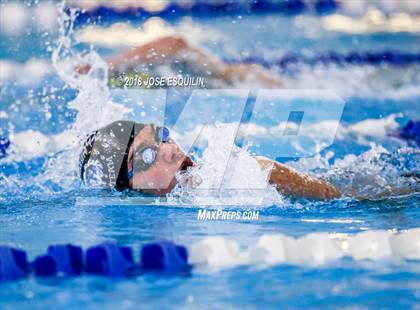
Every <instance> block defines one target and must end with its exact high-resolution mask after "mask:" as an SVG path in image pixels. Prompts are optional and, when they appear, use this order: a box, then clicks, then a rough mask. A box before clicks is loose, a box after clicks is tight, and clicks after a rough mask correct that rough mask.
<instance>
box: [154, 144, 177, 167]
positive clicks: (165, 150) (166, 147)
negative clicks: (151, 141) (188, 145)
mask: <svg viewBox="0 0 420 310" xmlns="http://www.w3.org/2000/svg"><path fill="white" fill-rule="evenodd" d="M179 153H180V152H179V148H178V146H177V145H176V144H174V143H161V144H160V147H159V151H158V157H160V158H161V159H162V160H163V161H165V162H167V163H173V162H175V161H177V160H178V158H179Z"/></svg>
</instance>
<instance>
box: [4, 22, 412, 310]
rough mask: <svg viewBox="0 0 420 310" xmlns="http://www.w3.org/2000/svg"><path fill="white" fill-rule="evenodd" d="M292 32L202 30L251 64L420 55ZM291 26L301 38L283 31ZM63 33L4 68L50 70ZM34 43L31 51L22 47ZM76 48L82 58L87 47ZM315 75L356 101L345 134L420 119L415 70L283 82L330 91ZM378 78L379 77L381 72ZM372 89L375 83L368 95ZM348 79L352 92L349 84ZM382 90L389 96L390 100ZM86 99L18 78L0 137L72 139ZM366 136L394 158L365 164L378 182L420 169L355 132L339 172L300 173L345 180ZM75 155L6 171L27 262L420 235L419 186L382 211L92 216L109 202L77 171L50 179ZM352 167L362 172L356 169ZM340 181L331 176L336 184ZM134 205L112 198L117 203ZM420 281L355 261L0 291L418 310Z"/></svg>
mask: <svg viewBox="0 0 420 310" xmlns="http://www.w3.org/2000/svg"><path fill="white" fill-rule="evenodd" d="M294 22H295V20H293V19H292V18H289V17H279V16H265V15H258V16H249V17H245V18H243V19H241V20H240V21H239V23H235V24H232V20H231V19H229V18H225V17H220V18H218V19H211V20H208V19H206V20H194V24H196V25H198V27H201V28H202V29H203V33H206V30H208V29H210V28H211V30H212V31H215V32H219V34H220V33H223V31H224V32H225V33H235V36H234V37H233V38H230V37H226V36H225V37H222V39H221V40H218V41H217V42H216V43H215V44H214V42H213V41H212V40H210V39H208V40H206V36H204V43H203V45H204V46H206V47H207V48H209V49H211V50H212V51H213V52H214V53H215V54H217V55H218V56H220V57H221V58H235V59H239V60H240V58H241V52H244V54H251V55H255V56H259V57H262V58H264V59H267V60H269V59H270V57H273V56H275V55H282V54H284V53H287V52H293V53H305V51H307V50H309V51H310V53H313V54H317V53H319V52H322V51H325V50H327V51H331V50H334V51H339V52H346V51H354V50H358V51H359V50H362V51H366V50H367V51H384V50H395V51H406V52H407V51H408V52H410V53H419V46H418V40H419V36H418V35H413V34H408V33H381V34H372V35H357V36H356V35H345V34H337V33H326V32H322V31H321V33H319V34H318V35H319V36H318V37H315V38H313V37H311V36H310V35H309V34H308V32H307V29H306V30H305V29H304V30H303V31H302V29H301V28H299V27H296V26H294ZM258 24H261V25H265V26H264V27H262V29H261V28H260V30H258V31H257V30H256V29H257V28H256V27H255V25H258ZM175 26H176V25H175ZM287 26H289V27H291V31H280V30H278V29H284V28H285V27H287ZM56 36H58V34H50V35H49V36H48V37H45V36H41V35H39V36H38V37H36V39H34V37H33V36H31V35H28V36H23V37H22V38H21V39H20V40H14V41H13V42H12V41H10V40H8V41H5V40H3V37H0V42H2V43H1V44H2V45H1V48H0V58H1V59H2V60H8V61H14V62H17V63H24V62H26V61H27V60H29V59H30V58H33V57H35V58H38V59H41V58H42V59H50V57H51V54H50V52H49V51H48V50H47V47H46V45H45V42H46V41H50V40H52V41H53V42H54V40H55V38H56ZM27 46H31V49H27V48H24V47H27ZM17 47H19V49H16V48H17ZM78 48H80V49H83V45H82V46H78ZM16 51H17V52H16ZM99 52H101V53H103V54H109V53H110V50H109V49H99ZM310 69H313V70H315V69H316V70H318V71H319V70H320V71H321V75H322V72H325V75H326V76H327V75H328V74H335V76H333V78H332V80H334V83H333V84H331V81H330V82H326V83H325V85H324V87H325V88H333V89H334V90H335V91H337V92H338V93H340V94H341V95H342V97H344V99H345V101H346V106H345V110H344V112H343V115H342V118H341V126H343V128H345V129H348V128H349V127H350V126H351V125H354V124H357V123H358V122H360V121H363V120H366V119H383V118H386V117H388V116H390V115H392V114H398V113H400V115H398V116H396V121H397V122H399V123H400V124H404V123H405V122H406V121H407V120H408V119H419V118H420V107H419V100H420V95H419V93H418V91H417V92H416V91H414V92H413V91H412V89H413V88H415V87H416V85H418V82H419V81H418V69H419V68H418V65H416V64H413V65H410V66H407V67H403V68H400V67H392V66H391V67H386V66H385V67H381V68H378V67H376V68H375V67H373V68H372V67H370V66H365V67H363V66H361V67H357V66H356V67H354V66H344V67H338V68H332V69H331V68H325V67H322V66H321V67H317V68H311V67H310V66H309V65H304V64H303V65H301V67H299V68H296V69H295V71H293V72H288V73H285V79H286V81H288V83H289V85H294V86H296V85H300V86H301V88H305V87H307V88H314V87H315V88H316V86H318V87H319V88H320V87H321V86H322V85H323V83H322V81H321V82H320V81H317V75H314V77H313V78H311V77H312V73H310V72H309V71H308V70H310ZM372 70H373V71H374V73H375V74H373V75H369V72H372ZM334 77H335V78H334ZM372 79H373V81H371V82H372V84H366V85H363V84H364V83H366V82H367V81H369V80H372ZM349 80H354V82H353V83H351V85H348V86H347V84H348V83H349V82H348V81H349ZM353 85H356V86H353ZM358 87H360V88H358ZM375 87H376V88H375ZM381 88H386V89H383V93H382V92H380V90H381ZM77 94H78V91H77V90H75V89H72V88H71V87H69V86H65V83H64V82H63V81H62V80H61V79H60V78H59V77H58V76H57V75H56V74H54V73H50V74H48V75H45V76H43V77H42V79H40V80H38V81H36V82H35V83H33V84H31V85H29V86H28V85H21V84H20V83H19V81H3V82H2V84H1V90H0V111H5V112H6V113H7V116H6V117H4V118H1V119H0V120H1V123H0V135H3V136H9V135H11V134H12V133H14V134H16V133H19V132H25V131H27V130H29V129H32V130H34V131H39V132H41V133H42V134H44V135H46V136H51V135H54V134H58V133H60V132H63V131H64V130H66V129H67V128H68V127H69V125H70V124H72V123H73V122H74V121H75V120H76V118H77V115H78V111H77V110H75V109H72V108H70V107H69V106H68V103H69V102H70V101H71V100H73V99H74V98H76V96H77ZM216 100H217V98H216ZM179 104H182V103H181V102H179ZM279 109H280V107H279ZM46 110H47V111H48V112H49V113H46ZM320 113H322V111H320ZM47 114H48V116H47ZM167 117H169V118H171V117H172V116H171V115H169V116H167ZM173 117H175V116H173ZM267 122H268V121H267ZM267 124H268V123H267ZM267 124H262V125H267ZM361 138H365V139H367V141H368V142H373V143H375V144H376V145H380V146H382V147H384V149H385V150H386V152H389V153H386V152H385V153H384V154H382V155H381V154H377V155H378V158H379V159H375V158H374V159H372V160H371V161H370V162H369V161H368V162H364V163H365V164H366V165H368V166H369V165H372V166H373V167H377V168H378V167H379V168H382V169H379V170H381V172H380V173H383V174H384V177H385V179H386V180H388V181H389V182H391V181H392V180H395V179H396V178H397V175H398V173H402V172H410V171H411V172H412V171H418V170H419V167H420V166H419V165H420V164H419V157H420V154H419V150H418V148H416V147H414V148H413V147H409V146H407V145H406V144H405V142H402V141H399V140H398V139H393V138H390V137H362V136H361V135H360V134H358V133H354V132H353V133H349V134H346V135H344V137H341V138H337V139H336V141H335V143H334V144H333V145H332V146H330V147H329V148H328V150H327V151H332V152H333V156H332V157H331V158H329V159H328V162H329V165H330V166H324V167H318V168H308V167H306V166H304V165H303V164H301V163H300V164H299V163H294V164H295V165H297V167H299V168H300V169H301V170H305V171H308V172H312V173H316V174H319V175H328V173H327V171H328V170H333V168H334V162H335V161H337V160H339V159H343V158H345V156H346V155H349V154H352V155H354V156H359V155H361V154H363V153H364V152H366V151H368V150H370V149H371V145H369V143H368V142H366V141H364V140H363V139H361ZM261 141H262V140H261ZM12 143H13V140H12ZM63 152H66V151H65V150H64V151H55V152H51V153H49V154H40V155H31V154H30V152H28V153H29V154H26V155H27V156H26V157H25V156H23V157H22V156H20V155H22V154H10V155H9V156H8V157H7V158H5V159H3V160H1V161H0V167H1V172H0V187H1V191H0V223H1V225H0V244H8V245H12V246H16V247H20V248H23V249H25V250H27V252H28V254H29V259H33V258H34V257H35V256H36V255H39V254H41V253H44V251H45V250H46V248H47V246H48V245H49V244H53V243H67V242H72V243H76V244H80V245H83V246H84V247H86V246H90V245H93V244H95V243H98V242H101V241H103V240H116V241H117V242H118V243H120V244H124V245H129V246H133V248H134V250H135V253H136V256H137V257H138V252H139V248H140V246H141V245H142V244H143V243H145V242H148V241H153V240H156V239H170V240H174V241H176V242H177V243H179V244H184V245H186V246H191V245H192V244H194V243H195V242H198V241H200V240H202V239H203V238H205V237H207V236H216V235H217V236H223V237H225V238H228V239H233V240H236V241H238V242H239V244H240V245H242V246H244V247H249V246H251V245H253V244H255V243H256V241H257V239H258V238H259V237H260V236H262V235H264V234H278V233H283V234H286V235H289V236H294V237H300V236H304V235H307V234H308V233H312V232H329V233H349V234H354V233H359V232H362V231H365V230H376V229H379V230H405V229H410V228H416V227H419V221H420V212H419V208H418V206H419V192H418V187H417V192H413V193H410V194H408V195H405V196H392V197H385V198H380V199H377V200H363V201H358V200H353V199H349V198H345V199H340V200H336V201H332V202H310V201H304V200H291V199H287V198H286V199H285V200H284V202H283V203H282V204H281V205H271V206H266V207H261V208H259V211H260V217H259V220H258V221H215V222H199V221H197V210H198V208H199V206H194V205H192V206H188V207H185V206H164V205H163V206H153V205H144V206H142V205H136V206H119V205H106V206H97V205H95V206H80V205H78V204H77V203H76V202H77V201H78V199H83V197H92V196H93V197H95V196H102V195H109V193H104V192H101V191H97V192H96V191H89V190H86V189H83V188H81V186H80V183H79V182H78V180H77V177H76V174H77V172H76V171H65V166H64V165H65V163H63V165H62V168H64V169H63V171H64V172H60V173H63V175H61V177H62V178H60V176H58V177H57V176H55V177H54V178H53V177H49V176H48V175H45V171H49V170H48V167H49V165H50V163H51V161H54V160H56V158H58V160H60V155H61V154H62V153H63ZM261 152H263V153H264V154H265V155H268V156H271V157H275V156H276V150H275V149H273V148H270V145H269V144H268V145H267V144H265V146H264V144H263V147H262V149H261ZM325 154H326V151H324V153H323V155H324V156H325ZM23 155H25V154H23ZM13 156H16V158H18V159H14V158H13ZM359 162H362V160H360V161H359ZM364 167H365V166H364ZM369 167H370V166H369ZM348 168H349V169H350V171H353V172H354V171H357V169H358V166H357V165H353V166H350V167H348ZM392 169H396V170H397V174H393V173H390V174H389V175H387V171H390V170H392ZM326 170H327V171H326ZM60 171H61V170H60ZM340 177H341V175H333V177H332V178H333V179H340ZM69 179H70V181H71V182H70V185H69V183H68V182H67V181H68V180H69ZM125 194H126V193H111V195H112V196H116V197H121V196H122V195H125ZM246 208H247V206H246V205H242V206H234V207H232V206H226V208H225V209H226V210H227V209H231V210H244V209H246ZM343 219H344V220H345V221H342V220H343ZM308 220H310V221H308ZM313 220H319V221H313ZM331 220H341V221H336V222H334V221H333V222H331ZM419 275H420V266H419V263H418V261H395V260H393V259H388V260H379V261H353V260H352V259H350V258H344V259H341V260H338V261H336V262H333V263H329V264H326V265H323V266H320V267H304V266H289V265H278V266H273V267H269V268H266V269H263V270H259V269H258V268H256V266H252V265H251V266H245V267H236V268H230V269H226V270H222V271H218V272H213V273H200V272H196V271H194V270H193V271H192V274H191V275H190V276H188V277H176V276H175V277H163V276H160V275H153V274H152V275H146V276H141V277H137V278H131V279H120V280H117V281H115V280H110V279H106V278H100V277H92V276H82V277H78V278H71V279H38V278H30V279H25V280H21V281H18V282H12V283H1V284H0V308H5V309H14V308H31V309H33V308H34V309H49V308H68V309H74V308H78V307H86V308H104V309H116V308H138V307H144V308H151V309H167V308H181V307H182V308H187V309H197V308H238V309H242V308H250V309H254V308H255V309H260V308H281V307H288V308H301V307H314V308H321V307H322V308H324V307H326V308H344V307H355V308H372V309H376V308H393V309H394V308H417V307H418V305H419V301H420V288H419Z"/></svg>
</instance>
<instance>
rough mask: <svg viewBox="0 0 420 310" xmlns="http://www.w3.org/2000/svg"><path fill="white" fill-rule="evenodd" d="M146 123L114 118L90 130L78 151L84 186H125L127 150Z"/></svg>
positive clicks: (127, 185)
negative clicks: (109, 122)
mask: <svg viewBox="0 0 420 310" xmlns="http://www.w3.org/2000/svg"><path fill="white" fill-rule="evenodd" d="M145 126H146V125H145V124H142V123H136V122H133V121H124V120H121V121H116V122H113V123H111V124H109V125H107V126H105V127H103V128H101V129H99V130H97V131H95V132H94V133H93V134H91V135H90V136H89V137H88V138H87V140H86V141H85V143H84V146H83V151H82V153H81V154H80V159H79V164H80V178H81V179H82V181H83V182H84V183H85V184H86V185H88V186H95V187H108V188H117V189H124V188H129V179H128V171H127V160H128V151H129V149H130V146H131V143H133V140H134V137H135V136H136V135H137V134H138V133H139V131H140V130H142V129H143V128H144V127H145Z"/></svg>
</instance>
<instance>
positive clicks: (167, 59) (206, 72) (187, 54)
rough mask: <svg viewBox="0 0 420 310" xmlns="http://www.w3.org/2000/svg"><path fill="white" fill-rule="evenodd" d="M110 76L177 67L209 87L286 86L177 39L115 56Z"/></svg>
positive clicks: (272, 76)
mask: <svg viewBox="0 0 420 310" xmlns="http://www.w3.org/2000/svg"><path fill="white" fill-rule="evenodd" d="M107 63H108V66H109V69H110V72H111V73H118V72H127V71H132V70H135V71H137V72H141V73H143V74H144V73H150V72H154V71H158V70H159V68H158V67H159V66H164V65H168V66H171V67H174V69H175V72H177V73H180V74H185V73H188V74H189V75H191V74H192V75H201V76H204V77H205V78H206V81H209V82H207V83H206V86H214V87H217V86H222V85H226V84H228V85H232V84H234V83H236V82H239V83H248V84H250V83H252V84H253V85H255V84H258V85H261V86H264V87H266V88H278V87H282V86H283V83H282V81H281V79H280V77H279V76H278V74H276V73H275V72H272V71H269V70H267V69H265V68H264V67H262V66H260V65H258V64H251V63H249V64H227V63H225V62H223V61H222V60H220V59H219V58H217V57H216V56H214V55H212V54H210V53H208V52H207V51H204V50H203V49H200V48H197V47H193V46H191V45H190V44H189V43H188V42H187V41H186V40H184V39H183V38H181V37H178V36H167V37H163V38H160V39H157V40H155V41H152V42H150V43H147V44H144V45H141V46H139V47H136V48H133V49H130V50H127V51H124V52H121V53H119V54H116V55H114V56H112V57H110V58H108V60H107ZM89 70H90V65H89V64H87V65H82V66H81V67H79V68H78V72H79V73H82V74H84V73H87V72H89Z"/></svg>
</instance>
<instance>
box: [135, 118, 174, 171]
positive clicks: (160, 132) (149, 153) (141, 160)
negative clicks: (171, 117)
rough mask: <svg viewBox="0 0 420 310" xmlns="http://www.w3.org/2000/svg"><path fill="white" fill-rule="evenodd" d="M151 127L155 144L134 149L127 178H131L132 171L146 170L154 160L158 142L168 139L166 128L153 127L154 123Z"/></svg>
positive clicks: (164, 141)
mask: <svg viewBox="0 0 420 310" xmlns="http://www.w3.org/2000/svg"><path fill="white" fill-rule="evenodd" d="M152 128H153V130H154V139H155V142H156V144H155V145H153V146H145V147H142V148H140V149H137V150H135V151H134V154H133V158H132V162H133V164H132V169H131V170H130V171H128V179H132V178H133V176H134V171H146V170H148V169H149V168H150V167H152V166H153V165H154V163H155V162H156V157H157V152H158V149H159V144H160V143H166V142H168V141H169V129H168V128H166V127H155V126H154V125H152Z"/></svg>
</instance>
